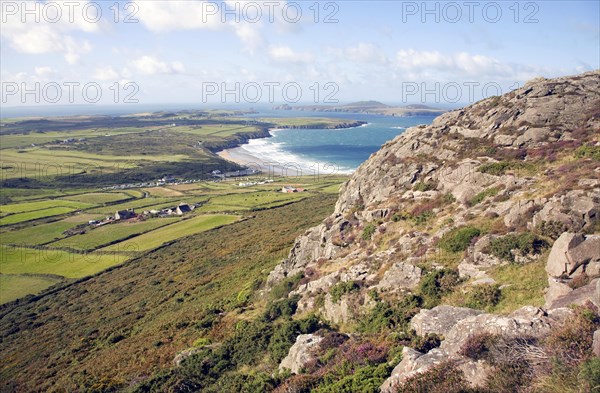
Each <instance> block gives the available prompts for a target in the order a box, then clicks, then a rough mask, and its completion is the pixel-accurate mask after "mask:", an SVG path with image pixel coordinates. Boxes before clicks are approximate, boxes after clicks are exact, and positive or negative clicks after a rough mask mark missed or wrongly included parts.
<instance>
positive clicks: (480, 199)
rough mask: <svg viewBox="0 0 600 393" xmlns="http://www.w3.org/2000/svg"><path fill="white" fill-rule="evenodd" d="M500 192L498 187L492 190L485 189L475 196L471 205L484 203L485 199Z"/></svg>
mask: <svg viewBox="0 0 600 393" xmlns="http://www.w3.org/2000/svg"><path fill="white" fill-rule="evenodd" d="M498 191H500V189H498V188H497V187H491V188H488V189H485V190H483V191H481V192H480V193H479V194H477V195H475V196H474V197H473V198H471V199H470V200H469V205H470V206H475V205H477V204H478V203H481V202H483V200H484V199H485V198H487V197H491V196H494V195H496V194H498Z"/></svg>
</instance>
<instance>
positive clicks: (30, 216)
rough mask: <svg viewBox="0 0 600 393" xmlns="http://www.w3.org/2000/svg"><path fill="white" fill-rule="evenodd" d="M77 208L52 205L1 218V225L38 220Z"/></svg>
mask: <svg viewBox="0 0 600 393" xmlns="http://www.w3.org/2000/svg"><path fill="white" fill-rule="evenodd" d="M75 210H77V209H74V208H71V207H51V208H49V209H43V210H35V211H31V212H26V213H17V214H11V215H9V216H6V217H2V218H0V226H3V225H10V224H16V223H19V222H25V221H32V220H37V219H39V218H46V217H53V216H58V215H61V214H66V213H71V212H74V211H75Z"/></svg>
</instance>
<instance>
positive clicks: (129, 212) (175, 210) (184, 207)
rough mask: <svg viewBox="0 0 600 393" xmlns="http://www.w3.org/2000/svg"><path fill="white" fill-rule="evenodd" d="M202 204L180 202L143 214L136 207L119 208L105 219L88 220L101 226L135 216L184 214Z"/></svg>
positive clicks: (89, 222) (96, 225) (146, 211)
mask: <svg viewBox="0 0 600 393" xmlns="http://www.w3.org/2000/svg"><path fill="white" fill-rule="evenodd" d="M200 205H201V203H196V204H189V203H180V204H179V205H177V206H175V207H168V208H164V209H160V210H145V211H143V212H142V213H141V214H139V213H136V212H135V209H126V210H118V211H117V212H116V213H115V214H114V215H113V216H108V217H106V218H105V219H104V220H90V221H88V224H89V225H92V226H95V227H99V226H102V225H106V224H110V223H113V222H116V221H123V220H130V219H133V218H141V219H146V218H149V217H168V216H183V215H184V214H187V213H191V212H192V211H194V209H195V208H196V207H198V206H200Z"/></svg>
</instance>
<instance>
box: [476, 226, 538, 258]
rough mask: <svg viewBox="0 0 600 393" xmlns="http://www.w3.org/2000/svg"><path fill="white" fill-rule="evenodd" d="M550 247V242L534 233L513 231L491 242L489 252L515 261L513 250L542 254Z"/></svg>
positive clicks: (526, 253)
mask: <svg viewBox="0 0 600 393" xmlns="http://www.w3.org/2000/svg"><path fill="white" fill-rule="evenodd" d="M548 247H549V244H548V242H546V241H545V240H544V239H541V238H539V237H537V236H536V235H534V234H533V233H529V232H524V233H511V234H508V235H506V236H503V237H499V238H497V239H494V240H492V241H491V242H490V245H489V247H488V250H487V251H488V252H489V253H490V254H492V255H494V256H495V257H497V258H500V259H504V260H506V261H510V262H514V261H515V256H514V254H513V251H515V250H516V251H518V252H519V253H520V254H521V255H528V254H541V253H542V251H543V250H545V249H546V248H548Z"/></svg>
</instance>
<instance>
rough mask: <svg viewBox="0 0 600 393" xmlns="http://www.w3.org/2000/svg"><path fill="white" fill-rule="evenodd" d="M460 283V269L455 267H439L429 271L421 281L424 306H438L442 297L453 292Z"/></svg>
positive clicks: (420, 287) (420, 289)
mask: <svg viewBox="0 0 600 393" xmlns="http://www.w3.org/2000/svg"><path fill="white" fill-rule="evenodd" d="M459 283H460V278H459V275H458V271H456V270H453V269H439V270H433V271H431V272H429V273H427V274H426V275H424V276H423V278H422V279H421V282H420V283H419V294H420V295H421V297H422V299H423V307H424V308H432V307H435V306H437V305H438V304H439V303H440V300H441V299H442V297H443V296H445V295H447V294H449V293H451V292H452V291H453V290H454V288H455V287H456V286H457V285H458V284H459Z"/></svg>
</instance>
